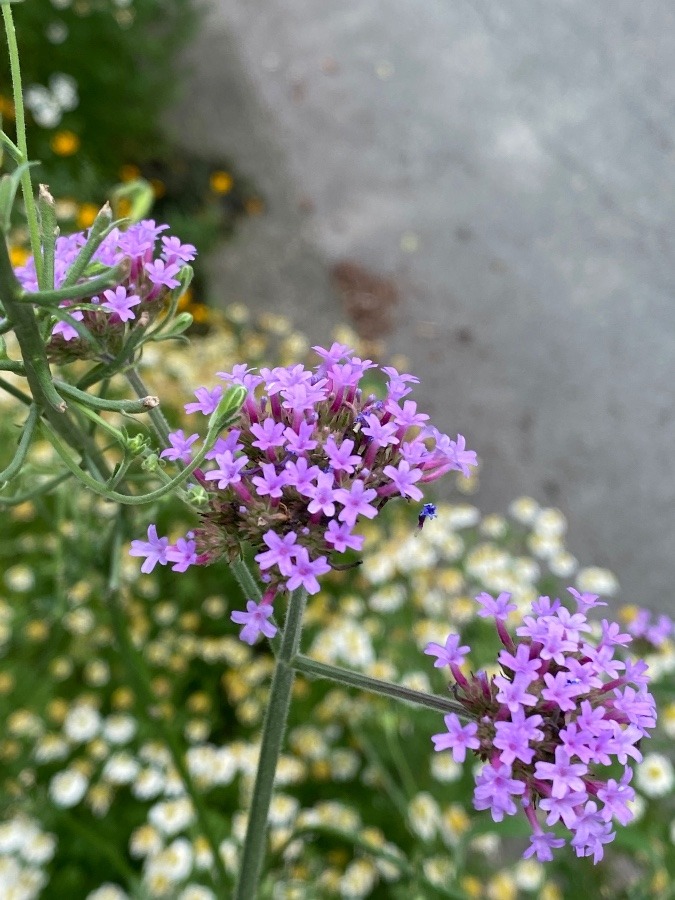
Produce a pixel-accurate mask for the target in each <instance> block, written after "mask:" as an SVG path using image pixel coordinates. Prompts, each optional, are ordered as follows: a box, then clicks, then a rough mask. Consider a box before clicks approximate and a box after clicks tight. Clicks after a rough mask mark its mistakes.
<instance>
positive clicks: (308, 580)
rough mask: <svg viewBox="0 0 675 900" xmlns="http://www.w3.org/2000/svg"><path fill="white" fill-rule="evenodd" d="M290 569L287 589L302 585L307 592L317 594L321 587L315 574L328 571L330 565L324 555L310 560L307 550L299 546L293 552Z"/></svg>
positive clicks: (323, 573) (322, 573)
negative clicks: (293, 559) (294, 552)
mask: <svg viewBox="0 0 675 900" xmlns="http://www.w3.org/2000/svg"><path fill="white" fill-rule="evenodd" d="M290 571H291V574H290V578H289V579H288V581H287V582H286V587H287V588H288V590H289V591H294V590H295V589H296V588H299V587H300V585H302V586H303V587H304V588H305V589H306V591H307V593H308V594H318V593H319V591H320V590H321V587H320V585H319V582H318V581H317V580H316V576H317V575H325V574H326V572H330V566H329V564H328V560H327V559H326V557H325V556H320V557H319V558H318V559H314V560H312V559H310V558H309V553H308V552H307V550H306V549H305V548H304V547H300V548H299V549H298V551H297V552H296V554H295V562H293V563H291V567H290Z"/></svg>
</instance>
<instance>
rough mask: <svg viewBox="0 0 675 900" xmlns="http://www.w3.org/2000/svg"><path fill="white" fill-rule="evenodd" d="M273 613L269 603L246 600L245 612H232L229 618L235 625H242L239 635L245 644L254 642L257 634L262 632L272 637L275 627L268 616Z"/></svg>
mask: <svg viewBox="0 0 675 900" xmlns="http://www.w3.org/2000/svg"><path fill="white" fill-rule="evenodd" d="M272 613H273V609H272V604H271V603H255V601H253V600H247V601H246V612H233V613H232V615H231V616H230V618H231V619H232V621H233V622H236V623H237V625H243V626H244V627H243V628H242V629H241V631H240V632H239V637H240V638H241V640H242V641H245V642H246V643H247V644H255V642H256V641H257V639H258V636H259V635H261V634H264V635H265V637H267V638H273V637H274V635H275V634H276V633H277V628H276V626H275V625H273V624H272V622H269V621H268V620H269V618H270V616H271V615H272Z"/></svg>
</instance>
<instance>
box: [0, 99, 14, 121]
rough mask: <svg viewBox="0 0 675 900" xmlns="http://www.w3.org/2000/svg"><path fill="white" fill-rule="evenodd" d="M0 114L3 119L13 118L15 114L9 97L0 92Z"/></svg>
mask: <svg viewBox="0 0 675 900" xmlns="http://www.w3.org/2000/svg"><path fill="white" fill-rule="evenodd" d="M0 116H2V117H3V119H13V118H14V116H15V110H14V104H13V103H12V101H11V100H10V99H9V97H3V96H2V95H1V94H0Z"/></svg>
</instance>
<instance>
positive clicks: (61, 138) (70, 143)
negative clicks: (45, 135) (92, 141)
mask: <svg viewBox="0 0 675 900" xmlns="http://www.w3.org/2000/svg"><path fill="white" fill-rule="evenodd" d="M50 144H51V148H52V150H53V151H54V153H56V155H57V156H72V155H73V153H77V151H78V150H79V149H80V139H79V137H78V136H77V135H76V134H75V132H74V131H57V132H56V134H55V135H54V136H53V137H52V139H51V142H50Z"/></svg>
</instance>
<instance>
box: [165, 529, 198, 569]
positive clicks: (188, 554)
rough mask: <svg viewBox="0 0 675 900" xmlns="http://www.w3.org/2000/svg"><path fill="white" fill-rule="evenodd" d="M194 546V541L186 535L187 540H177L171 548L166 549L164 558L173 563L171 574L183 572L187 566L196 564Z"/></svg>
mask: <svg viewBox="0 0 675 900" xmlns="http://www.w3.org/2000/svg"><path fill="white" fill-rule="evenodd" d="M196 546H197V545H196V543H195V541H193V540H191V539H190V535H188V536H187V538H178V540H177V541H176V543H175V544H174V545H173V546H169V547H167V548H166V558H167V559H168V560H169V561H170V562H172V563H175V565H173V566H171V571H172V572H185V570H186V569H187V568H189V566H192V565H194V564H195V563H196V562H197V553H196V551H195V548H196Z"/></svg>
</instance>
